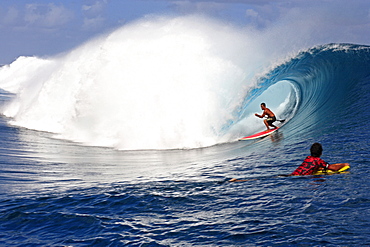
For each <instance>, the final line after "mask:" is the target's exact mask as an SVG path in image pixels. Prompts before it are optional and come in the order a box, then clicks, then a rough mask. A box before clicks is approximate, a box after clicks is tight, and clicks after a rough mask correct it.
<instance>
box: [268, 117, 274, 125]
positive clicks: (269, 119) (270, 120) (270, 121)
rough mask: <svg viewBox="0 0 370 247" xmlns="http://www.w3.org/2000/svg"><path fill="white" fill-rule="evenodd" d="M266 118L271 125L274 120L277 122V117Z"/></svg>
mask: <svg viewBox="0 0 370 247" xmlns="http://www.w3.org/2000/svg"><path fill="white" fill-rule="evenodd" d="M266 120H267V123H268V124H269V125H271V124H272V123H273V122H275V121H276V117H269V118H267V119H266Z"/></svg>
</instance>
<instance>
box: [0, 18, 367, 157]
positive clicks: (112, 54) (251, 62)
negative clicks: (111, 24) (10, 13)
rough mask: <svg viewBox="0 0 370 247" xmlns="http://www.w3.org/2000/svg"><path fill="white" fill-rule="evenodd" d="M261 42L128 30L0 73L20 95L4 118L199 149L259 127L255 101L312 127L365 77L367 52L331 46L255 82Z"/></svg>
mask: <svg viewBox="0 0 370 247" xmlns="http://www.w3.org/2000/svg"><path fill="white" fill-rule="evenodd" d="M199 23H201V24H199ZM195 24H196V25H195ZM194 26H196V27H197V28H194ZM258 43H259V41H258V40H257V41H256V40H254V39H253V38H251V36H250V35H248V34H246V33H241V32H240V30H236V29H233V28H230V27H225V26H224V25H221V24H220V23H214V22H210V21H209V20H206V21H204V20H203V21H202V22H199V20H197V19H196V18H195V19H194V18H190V19H188V18H175V19H172V20H159V21H158V20H157V21H154V22H153V21H149V22H139V23H134V24H131V25H128V26H125V27H123V28H121V29H118V30H116V31H115V32H113V33H112V34H110V35H108V36H104V37H100V38H98V39H96V40H93V41H90V42H88V43H86V44H85V45H83V46H81V47H79V48H77V49H75V50H73V51H71V52H70V53H68V54H66V55H63V56H59V57H55V58H52V59H40V58H34V57H20V58H19V59H17V60H16V61H15V62H13V63H12V64H10V65H8V66H4V67H2V68H0V87H1V88H2V89H4V90H7V91H9V92H12V93H14V94H15V95H16V96H15V97H14V98H13V99H12V100H10V101H9V102H7V103H6V104H4V105H3V106H2V109H1V111H2V113H3V114H4V115H5V116H7V117H9V119H10V123H11V124H14V125H18V126H23V127H26V128H30V129H35V130H41V131H48V132H52V133H55V136H56V137H58V138H61V139H67V140H72V141H76V142H80V143H83V144H85V145H96V146H107V147H113V148H116V149H122V150H135V149H178V148H198V147H205V146H211V145H215V144H218V143H223V142H230V141H235V140H236V139H237V138H239V137H241V136H243V135H247V134H249V133H251V132H253V131H255V130H257V129H259V128H261V127H263V126H261V120H260V119H257V118H255V117H254V116H253V113H254V112H255V111H258V110H259V109H256V105H257V104H258V105H259V103H260V100H264V101H267V100H269V101H268V102H267V103H268V106H269V107H270V108H272V109H273V110H274V111H275V112H276V113H277V114H278V116H279V117H280V118H287V119H288V120H289V122H288V124H289V125H290V126H293V128H295V127H294V126H299V125H302V124H310V123H309V121H307V119H310V121H315V119H317V114H325V111H328V109H330V108H332V107H333V106H334V105H335V104H336V103H338V99H339V98H340V97H341V96H342V95H343V94H345V93H346V90H347V89H348V88H350V87H352V86H354V85H355V84H356V82H357V81H359V80H361V79H362V78H364V77H367V76H368V75H369V74H368V73H369V72H368V71H369V64H370V63H369V47H367V46H360V45H350V44H329V45H323V46H318V47H314V48H312V49H309V50H307V51H303V52H301V53H300V54H298V55H297V56H295V57H293V58H292V59H290V60H289V61H286V62H284V63H283V64H280V65H278V66H276V67H275V68H274V69H272V70H271V71H270V72H268V73H265V74H264V75H263V76H259V77H258V76H257V74H259V73H261V71H260V68H261V67H262V68H266V67H268V66H271V62H270V56H269V55H267V54H264V48H263V47H259V45H258ZM257 48H259V50H258V49H257ZM273 88H274V89H273ZM276 92H278V93H276ZM272 98H274V100H270V99H272Z"/></svg>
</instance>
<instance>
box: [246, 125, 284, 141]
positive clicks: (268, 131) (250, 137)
mask: <svg viewBox="0 0 370 247" xmlns="http://www.w3.org/2000/svg"><path fill="white" fill-rule="evenodd" d="M278 129H279V127H277V128H276V129H270V130H264V131H261V132H259V133H257V134H254V135H251V136H246V137H243V138H240V139H239V141H246V140H253V139H257V138H261V137H265V136H268V135H271V134H272V133H274V132H275V131H277V130H278Z"/></svg>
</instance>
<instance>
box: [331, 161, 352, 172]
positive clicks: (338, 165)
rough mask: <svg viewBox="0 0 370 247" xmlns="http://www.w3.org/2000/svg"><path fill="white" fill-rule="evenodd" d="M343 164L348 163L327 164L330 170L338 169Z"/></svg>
mask: <svg viewBox="0 0 370 247" xmlns="http://www.w3.org/2000/svg"><path fill="white" fill-rule="evenodd" d="M345 166H349V163H337V164H331V165H329V166H328V169H329V170H332V171H338V170H340V169H342V168H343V167H345Z"/></svg>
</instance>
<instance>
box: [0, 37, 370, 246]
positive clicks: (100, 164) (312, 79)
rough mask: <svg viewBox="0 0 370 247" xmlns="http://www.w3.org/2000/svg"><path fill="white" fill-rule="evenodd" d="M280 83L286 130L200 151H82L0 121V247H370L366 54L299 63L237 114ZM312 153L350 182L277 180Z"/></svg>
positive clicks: (313, 54)
mask: <svg viewBox="0 0 370 247" xmlns="http://www.w3.org/2000/svg"><path fill="white" fill-rule="evenodd" d="M281 81H286V82H289V83H291V84H292V85H293V87H294V88H295V90H296V95H295V96H294V97H292V99H291V100H292V102H291V104H292V105H295V107H296V110H295V111H294V112H293V113H292V112H287V113H285V114H287V115H289V114H290V115H289V116H291V117H290V119H289V121H287V123H286V124H285V125H284V127H283V128H281V129H280V130H279V131H278V132H277V133H276V134H275V135H273V136H270V137H266V138H264V139H261V140H255V141H247V142H237V141H236V142H231V143H226V144H219V145H216V146H211V147H207V148H196V149H185V150H161V151H156V150H149V151H145V150H144V151H118V150H114V149H111V148H101V147H86V146H83V145H79V144H76V143H73V142H68V141H64V140H59V139H55V138H52V137H51V135H50V133H47V132H40V131H35V130H30V129H25V128H21V127H15V126H13V125H11V124H10V123H9V120H10V119H8V118H6V117H5V116H1V117H0V136H1V139H0V190H1V194H0V246H370V192H369V191H370V182H369V172H370V169H369V167H370V155H369V146H370V145H369V144H370V141H369V140H370V131H369V123H368V120H369V119H370V111H369V108H370V103H369V102H370V97H369V96H370V94H369V92H370V90H369V89H370V48H369V47H367V46H359V45H350V44H341V45H339V44H333V45H325V46H320V47H314V48H312V49H310V50H308V51H305V52H302V53H300V54H299V55H298V56H296V57H294V58H292V59H291V60H289V61H287V62H286V63H284V64H282V65H280V66H278V67H276V68H275V69H273V70H272V71H270V72H269V73H268V74H267V75H265V76H264V77H263V78H260V85H261V87H260V88H259V89H258V90H257V89H256V90H255V91H251V92H250V94H249V95H248V96H247V97H246V99H245V106H244V109H239V110H237V111H236V113H235V114H239V117H240V118H243V112H245V108H247V107H248V104H249V103H250V101H251V99H253V98H254V97H257V95H261V94H262V93H263V91H264V90H266V89H268V88H269V87H270V86H271V85H274V84H276V83H278V82H281ZM12 97H13V95H11V94H9V93H7V92H5V91H2V92H1V100H2V102H6V101H8V100H9V98H12ZM242 108H243V107H242ZM230 124H232V123H230ZM313 142H320V143H321V144H322V145H323V147H324V153H323V156H322V158H323V159H324V160H325V161H327V162H329V163H338V162H348V163H350V164H351V169H350V172H348V173H345V174H335V175H330V176H329V175H327V176H305V177H281V176H278V175H280V174H288V173H291V172H292V171H293V170H294V169H295V168H296V167H297V166H298V165H299V164H300V163H301V161H302V160H303V159H304V158H305V157H306V156H307V155H309V148H310V146H311V144H312V143H313ZM231 178H239V179H243V180H245V181H243V182H234V183H231V182H228V180H229V179H231Z"/></svg>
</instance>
